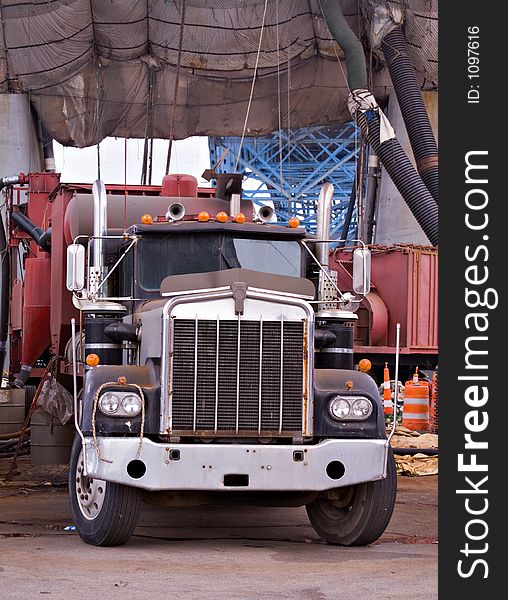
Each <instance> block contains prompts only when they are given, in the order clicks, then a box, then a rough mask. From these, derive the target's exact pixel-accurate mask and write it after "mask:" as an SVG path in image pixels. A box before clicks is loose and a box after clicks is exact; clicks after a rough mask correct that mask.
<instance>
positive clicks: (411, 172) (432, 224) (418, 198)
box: [357, 110, 439, 246]
mask: <svg viewBox="0 0 508 600" xmlns="http://www.w3.org/2000/svg"><path fill="white" fill-rule="evenodd" d="M357 122H358V125H359V126H360V128H361V130H362V131H363V133H364V134H365V135H366V137H367V139H368V140H369V144H370V145H371V146H372V148H373V150H374V152H375V153H376V154H377V155H378V156H379V160H380V162H381V164H382V165H383V166H384V168H385V169H386V171H387V172H388V174H389V175H390V177H391V179H392V181H393V183H394V185H395V187H396V188H397V189H398V190H399V192H400V194H401V196H402V197H403V198H404V200H405V201H406V204H407V205H408V207H409V210H410V211H411V212H412V213H413V215H414V217H415V219H416V220H417V221H418V223H419V225H420V227H421V228H422V229H423V232H424V233H425V235H426V236H427V237H428V238H429V241H430V243H431V244H432V245H433V246H436V245H437V244H438V241H439V230H438V207H437V204H436V202H435V200H434V198H433V197H432V196H431V195H430V192H429V190H428V189H427V187H426V186H425V184H424V183H423V181H422V179H421V177H420V176H419V175H418V173H417V172H416V169H415V168H414V167H413V164H412V163H411V161H410V160H409V158H408V156H407V154H406V153H405V152H404V150H403V149H402V146H401V145H400V144H399V142H398V141H397V139H396V138H392V139H391V140H386V141H385V142H383V143H382V144H381V142H380V141H379V116H378V115H377V114H376V113H375V112H374V111H371V110H369V111H367V112H364V113H361V114H360V113H358V116H357Z"/></svg>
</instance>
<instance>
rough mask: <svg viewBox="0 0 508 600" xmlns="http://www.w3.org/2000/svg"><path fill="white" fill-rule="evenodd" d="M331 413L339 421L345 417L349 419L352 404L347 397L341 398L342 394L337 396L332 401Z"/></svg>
mask: <svg viewBox="0 0 508 600" xmlns="http://www.w3.org/2000/svg"><path fill="white" fill-rule="evenodd" d="M329 408H330V414H331V415H332V417H333V418H334V419H337V421H342V420H343V419H347V417H348V415H349V413H350V412H351V406H350V404H349V402H348V401H347V400H346V399H345V398H341V397H340V396H336V397H335V398H333V400H332V401H331V402H330V406H329Z"/></svg>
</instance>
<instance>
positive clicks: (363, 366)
mask: <svg viewBox="0 0 508 600" xmlns="http://www.w3.org/2000/svg"><path fill="white" fill-rule="evenodd" d="M358 368H359V369H360V371H361V372H362V373H367V372H368V371H370V370H371V369H372V363H371V362H370V360H369V359H368V358H362V360H361V361H360V362H359V363H358Z"/></svg>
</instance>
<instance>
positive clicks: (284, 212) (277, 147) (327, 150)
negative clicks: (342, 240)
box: [208, 122, 360, 238]
mask: <svg viewBox="0 0 508 600" xmlns="http://www.w3.org/2000/svg"><path fill="white" fill-rule="evenodd" d="M240 142H241V139H240V137H228V136H218V137H209V138H208V145H209V149H210V163H211V164H212V166H213V165H214V164H216V162H217V161H218V160H219V159H220V158H221V157H222V156H223V154H224V152H225V150H226V149H229V152H228V153H227V154H226V156H225V157H224V159H223V162H222V163H221V164H220V167H219V168H218V169H217V171H219V172H229V173H232V172H234V171H235V165H236V161H237V158H238V166H237V169H236V170H237V172H244V173H245V178H244V184H243V185H244V191H243V197H244V198H246V199H251V200H253V202H254V203H255V204H257V205H262V204H265V203H266V201H272V202H273V204H274V208H275V212H276V215H277V219H278V221H279V222H280V223H285V222H287V221H288V219H289V218H290V217H292V216H296V217H298V219H300V222H301V224H302V225H303V226H304V227H305V228H306V229H307V230H308V231H310V232H312V233H315V230H316V207H317V199H318V196H319V190H320V188H321V185H322V184H323V183H324V182H326V181H328V182H330V183H332V184H333V186H334V203H333V207H332V227H331V231H332V237H336V238H339V237H340V234H341V232H342V227H343V225H344V218H345V215H346V211H347V206H348V203H349V197H350V194H351V188H352V187H353V183H354V179H355V171H356V161H357V158H358V155H359V151H360V144H359V132H358V129H357V127H356V125H355V124H354V123H352V122H350V123H346V124H343V125H337V126H315V127H307V128H303V129H293V130H287V129H286V130H281V131H274V132H272V133H271V134H269V135H266V136H262V137H256V138H253V137H250V138H249V137H245V138H244V140H243V144H242V146H241V151H240V155H239V157H238V150H239V148H240ZM356 225H357V214H356V207H355V210H354V212H353V216H352V219H351V224H350V227H349V237H350V238H352V237H356Z"/></svg>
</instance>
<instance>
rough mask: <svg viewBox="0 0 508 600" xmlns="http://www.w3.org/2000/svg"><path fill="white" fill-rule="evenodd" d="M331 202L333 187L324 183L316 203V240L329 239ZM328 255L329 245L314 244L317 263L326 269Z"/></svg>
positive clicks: (326, 243)
mask: <svg viewBox="0 0 508 600" xmlns="http://www.w3.org/2000/svg"><path fill="white" fill-rule="evenodd" d="M332 200H333V185H332V184H331V183H324V184H323V185H322V187H321V191H320V192H319V198H318V203H317V225H316V236H317V239H318V240H328V239H330V221H331V214H332ZM329 253H330V244H329V243H328V242H323V243H320V244H316V256H317V258H318V260H319V262H320V263H321V264H322V265H323V267H325V269H328V265H329V258H328V255H329Z"/></svg>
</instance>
